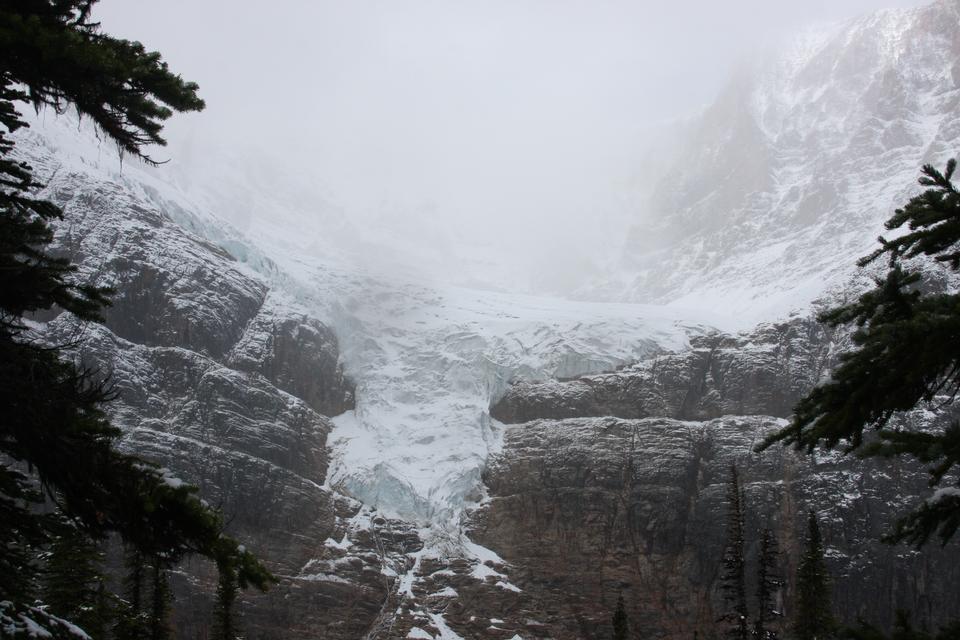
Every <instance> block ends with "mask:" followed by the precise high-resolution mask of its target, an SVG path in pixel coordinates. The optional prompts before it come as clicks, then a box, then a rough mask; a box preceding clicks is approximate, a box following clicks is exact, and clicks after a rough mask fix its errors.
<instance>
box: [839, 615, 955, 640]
mask: <svg viewBox="0 0 960 640" xmlns="http://www.w3.org/2000/svg"><path fill="white" fill-rule="evenodd" d="M838 635H839V637H841V638H844V639H845V640H958V639H960V622H954V623H952V624H949V625H947V626H945V627H943V628H942V629H940V630H939V631H938V632H937V633H935V634H934V633H929V632H927V631H924V630H922V629H915V628H914V627H913V625H912V624H911V623H910V616H909V615H908V614H907V612H905V611H902V610H900V611H897V618H896V622H895V623H894V625H893V633H891V634H890V635H887V634H885V633H883V632H882V631H881V630H880V629H877V628H876V627H874V626H873V625H870V624H867V623H866V622H863V621H860V623H859V625H858V626H857V627H853V628H848V629H844V630H843V631H842V632H841V633H840V634H838Z"/></svg>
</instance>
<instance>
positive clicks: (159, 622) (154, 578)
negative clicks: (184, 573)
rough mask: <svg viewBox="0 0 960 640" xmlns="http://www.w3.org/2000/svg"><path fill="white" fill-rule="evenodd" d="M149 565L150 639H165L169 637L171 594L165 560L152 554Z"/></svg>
mask: <svg viewBox="0 0 960 640" xmlns="http://www.w3.org/2000/svg"><path fill="white" fill-rule="evenodd" d="M152 565H153V566H151V567H150V572H151V576H150V578H151V579H150V640H167V638H169V637H170V622H169V618H170V603H171V602H172V601H173V594H172V593H171V592H170V583H169V581H168V580H167V567H166V562H165V561H164V560H163V558H161V557H160V556H154V557H153V562H152Z"/></svg>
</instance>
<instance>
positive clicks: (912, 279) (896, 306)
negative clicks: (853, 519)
mask: <svg viewBox="0 0 960 640" xmlns="http://www.w3.org/2000/svg"><path fill="white" fill-rule="evenodd" d="M956 167H957V163H956V160H950V161H949V162H947V165H946V169H945V170H944V172H943V173H941V172H940V171H938V170H937V169H935V168H934V167H933V166H931V165H926V166H924V167H923V175H922V176H921V178H920V184H921V185H922V186H923V187H925V190H924V191H923V192H922V193H920V194H919V195H917V196H915V197H913V198H911V199H910V200H909V202H907V204H906V205H905V206H904V207H903V208H902V209H897V210H896V212H895V213H894V215H893V216H892V217H891V218H890V219H889V220H888V221H887V222H886V227H887V229H889V230H898V229H902V228H906V230H907V231H906V233H903V234H901V235H899V236H898V237H897V238H895V239H893V240H887V239H886V238H883V237H881V238H879V242H880V248H879V249H877V250H876V251H875V252H874V253H872V254H870V255H868V256H866V257H865V258H863V259H862V260H861V261H860V265H861V266H866V265H867V264H870V263H872V262H874V261H875V260H877V259H878V258H880V257H882V256H886V257H887V258H888V270H887V273H886V275H885V276H884V277H882V278H878V279H877V280H876V282H875V286H874V288H873V289H871V290H870V291H868V292H867V293H865V294H863V295H862V296H860V298H859V299H858V300H856V301H855V302H852V303H850V304H848V305H844V306H841V307H838V308H835V309H831V310H829V311H826V312H824V313H822V314H820V316H819V319H820V321H821V322H823V323H826V324H828V325H830V326H834V327H836V326H841V325H853V326H854V327H856V330H855V332H854V333H853V337H852V340H853V343H854V345H855V349H854V350H853V351H851V352H850V353H847V354H844V355H843V356H841V360H840V366H839V367H838V368H837V369H836V370H835V371H834V372H833V375H832V379H831V380H830V381H829V382H827V383H825V384H823V385H821V386H818V387H816V388H815V389H813V390H812V391H811V392H810V393H809V394H807V396H806V397H804V398H803V399H801V400H800V402H799V403H798V404H797V406H796V407H795V408H794V417H793V419H792V420H791V422H790V424H789V425H787V426H786V427H785V428H783V429H782V430H780V431H778V432H776V433H774V434H772V435H771V436H770V437H768V438H767V439H766V440H765V441H764V442H763V443H762V444H761V445H760V446H759V447H758V448H759V449H764V448H766V447H769V446H771V445H772V444H773V443H776V442H782V443H784V444H787V445H793V446H795V447H796V448H797V449H800V450H805V451H808V452H809V451H812V450H813V449H814V448H815V447H818V446H821V447H826V448H835V447H841V448H842V449H843V450H844V452H847V453H849V452H856V454H857V455H860V456H882V457H891V456H900V455H907V456H911V457H913V458H916V459H917V460H919V461H920V462H922V463H924V464H929V465H930V467H929V472H930V484H931V486H934V487H939V486H940V485H942V484H943V483H944V482H945V481H947V482H950V483H952V484H951V485H949V486H942V487H940V488H939V489H938V490H937V491H936V492H935V493H934V494H933V496H931V497H930V498H929V499H927V500H925V501H924V502H923V503H921V504H920V505H919V507H918V508H917V509H915V510H914V511H913V512H912V513H910V514H908V515H907V516H905V517H904V518H902V519H901V520H900V521H899V522H898V523H897V525H896V528H895V529H894V530H893V532H892V533H891V534H890V535H889V536H888V539H889V540H891V541H906V542H909V543H913V544H916V545H917V546H920V545H923V544H924V543H925V542H926V541H927V540H928V539H929V538H930V537H931V536H933V535H936V536H938V537H939V538H940V540H941V542H942V543H943V544H946V542H947V541H948V540H950V538H951V537H952V536H953V534H954V533H955V532H956V531H957V528H958V527H960V484H958V483H960V480H958V477H957V476H956V474H952V475H951V474H950V473H949V472H950V470H951V469H953V468H954V466H955V465H957V464H960V422H957V421H953V422H952V423H951V424H950V425H949V426H948V427H947V428H945V429H943V430H920V429H916V428H913V427H909V426H906V427H905V426H900V424H899V422H898V417H899V416H900V415H901V414H902V412H905V411H908V410H910V409H913V408H915V407H917V406H923V405H924V404H927V403H931V402H934V401H935V399H936V398H938V397H942V398H945V400H944V402H945V403H947V404H949V403H952V402H953V401H954V400H955V398H956V396H957V392H958V391H960V293H950V292H948V293H924V292H923V291H922V285H923V282H922V280H923V275H922V273H921V270H920V268H919V267H918V264H919V263H920V262H924V261H925V262H926V263H927V264H928V265H929V267H928V268H927V270H931V269H934V270H935V269H949V270H950V271H953V272H955V273H956V272H960V192H958V191H957V188H956V186H955V185H954V183H953V174H954V171H955V170H956ZM908 261H910V262H908ZM865 431H867V432H869V431H873V432H874V433H875V437H873V438H865V437H864V433H865Z"/></svg>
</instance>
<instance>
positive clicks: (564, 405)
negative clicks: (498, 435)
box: [473, 319, 960, 638]
mask: <svg viewBox="0 0 960 640" xmlns="http://www.w3.org/2000/svg"><path fill="white" fill-rule="evenodd" d="M845 339H846V338H845V336H844V335H842V334H841V335H833V333H832V332H829V331H825V330H824V329H823V328H822V327H820V325H818V324H816V323H814V322H812V321H810V320H805V319H798V320H794V321H790V322H785V323H779V324H766V325H761V326H760V327H758V328H757V329H756V330H755V331H752V332H750V333H746V334H740V335H736V336H732V335H724V334H717V335H713V336H707V337H703V338H701V339H698V340H695V341H693V345H692V348H691V349H690V350H688V351H684V352H682V353H674V354H665V355H661V356H657V357H654V358H651V359H649V360H646V361H643V362H640V363H638V364H637V365H635V366H632V367H628V368H625V369H623V370H621V371H619V372H616V373H611V374H605V375H594V376H586V377H581V378H578V379H575V380H567V381H549V382H544V383H529V382H518V383H517V384H515V385H513V386H512V387H511V389H510V390H509V391H508V392H507V393H506V394H505V395H504V396H503V397H502V398H501V399H500V401H499V402H497V403H496V404H494V405H493V406H492V407H491V413H492V414H493V415H495V416H497V417H498V418H500V419H501V420H503V421H505V422H509V423H512V425H513V426H511V427H509V428H508V429H507V432H506V436H505V443H504V447H503V451H502V453H501V454H500V455H498V456H496V457H495V458H494V459H493V460H492V461H491V463H490V465H489V467H488V470H487V472H486V474H485V476H484V480H485V482H486V483H487V486H488V487H489V488H490V499H489V501H488V502H487V503H486V504H485V505H484V506H483V507H482V508H481V509H480V510H479V511H478V512H477V513H476V516H475V520H474V526H475V529H474V530H473V533H474V537H475V539H476V540H477V541H478V542H480V543H482V544H487V545H489V546H491V548H494V549H496V550H497V551H498V552H499V553H500V554H501V555H502V556H503V558H504V559H505V560H507V561H515V562H517V564H518V565H519V566H522V567H523V568H524V571H523V572H522V574H521V575H522V576H523V577H522V578H519V577H515V578H514V580H515V582H516V584H517V585H518V586H520V587H521V588H524V589H526V590H527V591H528V592H530V593H531V594H535V595H533V597H534V598H539V599H542V601H544V602H546V603H549V604H545V605H544V606H545V608H547V609H548V610H550V611H552V614H553V615H552V616H551V617H549V618H545V620H547V621H548V624H549V625H550V633H549V636H550V637H555V638H602V637H607V636H604V635H603V634H604V633H605V632H604V631H596V629H597V628H598V627H601V628H605V625H606V624H608V623H609V620H610V616H611V615H612V609H613V607H614V605H615V602H616V597H617V594H618V593H620V592H622V593H623V594H624V596H625V600H626V603H627V609H628V612H629V616H630V619H631V620H632V621H633V623H634V625H635V627H634V628H635V629H642V630H643V635H644V636H648V635H649V636H652V637H668V638H674V637H676V638H680V637H691V636H693V635H694V634H698V635H700V636H703V637H712V634H713V633H715V629H716V620H717V618H718V617H719V615H720V614H721V613H722V612H723V611H724V609H723V601H722V598H721V597H720V593H721V592H720V584H719V576H720V564H719V558H720V557H721V555H722V553H723V540H724V519H725V515H726V511H725V509H726V506H725V495H724V494H725V491H726V486H727V485H726V483H727V481H728V477H729V466H730V465H731V464H736V465H737V466H738V468H739V470H740V473H741V478H742V479H743V482H744V486H745V491H746V505H747V506H746V511H747V513H746V516H747V525H746V530H747V531H748V540H747V545H748V557H749V558H750V560H749V562H750V564H748V572H749V571H755V568H754V565H753V563H755V562H756V553H757V549H758V545H759V538H758V536H759V531H760V530H761V528H763V527H768V528H771V529H772V530H773V531H774V532H775V534H776V536H777V537H778V539H779V542H780V551H781V563H782V564H781V571H783V572H784V573H783V575H784V576H785V577H788V578H789V577H791V576H792V575H793V573H794V572H795V570H796V566H797V562H798V560H799V556H800V554H801V552H802V539H803V536H802V532H803V522H804V518H805V516H806V513H807V512H808V510H811V509H812V510H814V511H815V512H816V513H817V515H818V518H819V519H820V521H821V524H822V527H823V531H824V538H825V540H826V544H827V547H828V551H827V556H828V562H829V565H830V572H831V575H832V576H833V579H834V584H833V596H834V603H835V606H836V610H837V613H838V614H839V616H840V617H841V618H842V619H843V620H844V621H845V622H848V623H853V622H854V621H855V619H856V618H857V617H858V616H859V617H862V618H864V619H867V620H875V621H877V622H878V623H880V624H883V625H889V624H892V613H893V611H894V610H895V609H896V608H897V607H901V608H907V609H910V610H911V611H913V612H914V615H915V616H918V617H919V618H922V619H924V620H926V621H927V622H928V623H929V624H932V625H934V626H936V625H938V624H941V623H943V622H944V621H946V620H950V619H951V616H952V612H954V611H956V610H957V609H958V607H960V600H958V599H957V597H956V595H955V593H954V590H953V588H952V586H951V585H953V584H955V582H956V580H957V579H958V578H960V575H958V574H957V572H956V571H954V570H953V569H952V568H950V567H955V566H956V562H957V560H958V559H960V549H958V548H957V546H956V545H955V544H954V545H952V547H948V548H946V549H943V550H941V549H927V550H925V551H924V552H923V553H920V552H917V551H914V550H909V549H903V548H896V547H891V546H887V545H884V544H881V543H879V542H878V540H879V538H880V536H881V534H882V533H883V532H884V531H885V530H887V529H888V527H889V526H890V523H892V522H893V521H894V520H895V519H896V518H897V517H898V516H899V515H903V513H904V512H905V510H906V509H907V508H908V507H909V506H911V505H916V504H917V503H919V502H920V501H921V500H922V499H923V498H924V497H926V496H927V495H928V492H929V489H927V488H926V484H925V482H924V478H925V473H924V472H923V470H922V468H921V467H919V466H918V465H916V464H910V463H903V462H900V461H893V462H889V461H884V462H881V463H875V462H862V461H859V460H856V459H850V458H844V457H842V456H840V455H839V454H837V455H817V456H812V457H810V456H801V455H799V454H796V453H794V452H793V451H790V450H782V449H779V448H778V449H772V450H769V451H766V452H764V453H763V454H756V453H754V452H753V448H754V447H755V446H756V444H757V443H758V442H760V440H762V438H763V437H764V436H765V435H766V434H768V433H770V432H771V431H772V430H774V429H776V428H778V427H780V426H782V425H783V424H785V423H784V418H786V417H787V416H789V414H790V408H791V407H792V406H793V405H794V404H795V402H796V401H797V400H798V399H799V397H800V396H801V395H802V394H803V393H804V392H805V391H807V390H809V388H811V386H812V385H813V384H815V383H816V382H817V381H818V380H819V379H820V378H821V376H823V375H824V374H825V373H826V372H828V371H829V369H830V367H831V366H832V365H833V364H834V361H835V358H836V355H837V353H838V352H840V351H842V350H843V348H844V346H845V345H844V343H845ZM907 420H909V421H911V422H912V423H913V424H914V425H915V426H919V425H921V424H923V425H925V426H928V427H929V426H933V425H931V424H930V423H931V422H932V421H940V424H941V425H943V424H944V423H945V422H946V420H945V417H943V416H939V417H935V414H933V413H930V412H926V411H918V412H916V413H915V414H912V415H911V416H909V417H908V418H907ZM793 588H794V585H793V584H792V582H790V581H789V580H788V582H787V585H786V587H785V588H784V590H783V592H782V593H781V594H780V597H781V598H782V604H781V607H782V609H781V610H783V611H785V612H786V614H787V615H791V603H792V597H793ZM750 589H751V591H752V589H753V588H752V587H751V588H750Z"/></svg>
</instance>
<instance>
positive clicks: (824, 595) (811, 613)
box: [793, 511, 836, 640]
mask: <svg viewBox="0 0 960 640" xmlns="http://www.w3.org/2000/svg"><path fill="white" fill-rule="evenodd" d="M796 589H797V595H796V598H797V603H796V607H795V611H794V621H793V633H794V636H795V637H796V638H797V640H823V639H824V638H828V637H830V636H831V635H832V634H833V632H834V630H835V627H836V625H835V623H834V619H833V607H832V604H831V598H830V577H829V574H828V572H827V565H826V562H825V561H824V548H823V539H822V538H821V536H820V524H819V523H818V522H817V516H816V514H815V513H814V512H813V511H811V512H810V514H809V516H808V518H807V539H806V545H805V549H804V552H803V555H802V556H801V558H800V564H799V565H798V566H797V582H796Z"/></svg>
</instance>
